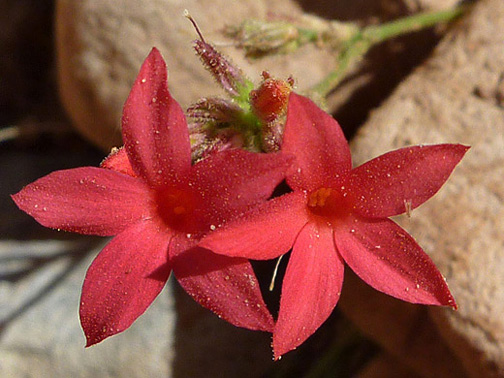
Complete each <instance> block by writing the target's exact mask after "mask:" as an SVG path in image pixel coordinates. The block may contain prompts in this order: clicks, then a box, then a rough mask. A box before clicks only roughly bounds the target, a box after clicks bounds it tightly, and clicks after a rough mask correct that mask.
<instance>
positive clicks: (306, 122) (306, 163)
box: [282, 93, 352, 190]
mask: <svg viewBox="0 0 504 378" xmlns="http://www.w3.org/2000/svg"><path fill="white" fill-rule="evenodd" d="M282 151H283V152H284V153H290V154H294V155H295V156H296V158H297V161H296V162H295V163H294V164H293V166H292V167H291V172H290V173H289V175H288V176H287V183H288V184H289V185H290V186H291V188H292V189H294V190H296V189H302V190H303V189H304V190H313V189H317V188H320V187H324V186H325V187H331V186H333V185H334V184H335V183H338V182H339V176H342V175H344V174H346V173H347V172H348V171H349V170H350V169H351V168H352V161H351V157H350V149H349V147H348V143H347V141H346V139H345V136H344V135H343V131H342V130H341V127H340V126H339V125H338V122H336V121H335V120H334V118H332V117H331V116H330V115H329V114H327V113H326V112H324V111H323V110H322V109H320V108H319V107H318V106H317V105H315V104H314V103H313V102H312V101H311V100H309V99H307V98H305V97H302V96H299V95H297V94H295V93H291V95H290V97H289V106H288V109H287V120H286V123H285V131H284V136H283V141H282Z"/></svg>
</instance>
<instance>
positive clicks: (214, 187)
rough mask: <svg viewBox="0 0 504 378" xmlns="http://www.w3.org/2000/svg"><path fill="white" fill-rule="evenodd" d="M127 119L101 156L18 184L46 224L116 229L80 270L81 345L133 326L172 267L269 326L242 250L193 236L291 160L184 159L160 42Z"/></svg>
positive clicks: (225, 312)
mask: <svg viewBox="0 0 504 378" xmlns="http://www.w3.org/2000/svg"><path fill="white" fill-rule="evenodd" d="M122 126H123V139H124V143H125V148H124V149H122V150H120V151H119V152H118V153H116V154H113V155H111V156H110V157H109V158H108V159H107V160H105V162H104V163H103V164H102V167H101V168H94V167H84V168H77V169H70V170H64V171H57V172H54V173H52V174H50V175H48V176H45V177H43V178H41V179H39V180H37V181H35V182H34V183H32V184H30V185H28V186H27V187H25V188H24V189H23V190H21V192H19V193H18V194H16V195H14V196H13V199H14V201H15V202H16V204H17V205H18V206H19V208H20V209H22V210H24V211H25V212H27V213H28V214H30V215H31V216H33V217H34V218H35V219H36V220H37V221H38V222H40V223H41V224H42V225H44V226H47V227H52V228H58V229H62V230H66V231H74V232H79V233H82V234H95V235H102V236H108V235H116V236H115V237H114V238H113V239H112V241H111V242H110V243H109V244H108V245H107V246H106V247H105V248H104V249H103V250H102V251H101V252H100V253H99V255H98V256H97V257H96V259H95V260H94V261H93V263H92V264H91V266H90V268H89V270H88V272H87V275H86V278H85V280H84V285H83V288H82V298H81V306H80V318H81V324H82V327H83V329H84V332H85V334H86V338H87V346H89V345H92V344H95V343H97V342H99V341H101V340H103V339H105V338H106V337H109V336H111V335H114V334H116V333H118V332H121V331H123V330H125V329H126V328H128V327H129V326H130V325H131V324H132V323H133V322H134V321H135V320H136V319H137V318H138V317H139V316H140V315H141V314H142V313H143V312H144V311H145V310H146V309H147V307H148V306H149V305H150V304H151V303H152V301H153V300H154V299H155V297H156V296H157V295H158V294H159V292H160V291H161V289H162V288H163V287H164V285H165V283H166V281H167V279H168V277H169V275H170V272H171V271H172V270H173V271H174V274H175V276H176V278H177V279H178V281H179V283H180V284H181V285H182V287H183V288H184V289H185V290H186V291H187V292H188V293H189V294H190V295H191V296H192V297H193V298H194V299H195V300H196V301H198V302H199V303H200V304H201V305H203V306H205V307H207V308H209V309H210V310H212V311H213V312H215V313H216V314H218V315H219V316H221V317H222V318H224V319H225V320H227V321H229V322H230V323H232V324H234V325H237V326H240V327H246V328H249V329H254V330H265V331H272V329H273V319H272V317H271V315H270V313H269V312H268V310H267V308H266V306H265V304H264V302H263V299H262V296H261V293H260V290H259V285H258V283H257V281H256V278H255V275H254V272H253V270H252V267H251V266H250V264H249V262H248V261H247V260H246V259H243V258H234V257H226V256H221V255H217V254H214V253H212V252H210V251H208V250H205V249H203V248H201V247H197V246H196V244H197V242H198V241H199V240H200V239H201V237H202V236H203V235H205V234H206V233H208V232H210V231H211V230H213V229H214V228H215V227H217V226H219V225H220V224H222V223H224V222H226V221H228V220H229V219H231V218H233V217H235V216H237V215H238V214H240V213H242V212H244V211H246V210H248V209H249V208H250V207H251V206H253V205H256V204H257V203H259V202H262V201H265V200H266V199H267V198H268V197H269V196H270V195H271V192H272V191H273V189H274V188H275V186H276V185H277V184H278V182H279V181H281V180H282V179H283V177H284V173H285V170H286V169H287V167H288V164H289V161H287V159H286V158H284V157H283V156H282V155H280V154H268V155H266V154H253V153H250V152H246V151H241V150H235V151H226V152H223V153H217V154H214V155H212V156H210V157H208V158H207V159H205V160H203V161H202V162H200V163H198V164H195V165H191V149H190V143H189V134H188V129H187V123H186V120H185V117H184V113H183V111H182V109H181V108H180V106H179V105H178V104H177V103H176V102H175V100H173V98H172V97H171V96H170V93H169V91H168V86H167V72H166V64H165V62H164V61H163V58H162V57H161V54H160V53H159V51H157V50H156V49H153V50H152V52H151V54H150V55H149V56H148V58H147V59H146V61H145V63H144V64H143V66H142V68H141V71H140V73H139V76H138V78H137V79H136V81H135V84H134V86H133V89H132V91H131V93H130V95H129V97H128V100H127V101H126V104H125V106H124V113H123V124H122Z"/></svg>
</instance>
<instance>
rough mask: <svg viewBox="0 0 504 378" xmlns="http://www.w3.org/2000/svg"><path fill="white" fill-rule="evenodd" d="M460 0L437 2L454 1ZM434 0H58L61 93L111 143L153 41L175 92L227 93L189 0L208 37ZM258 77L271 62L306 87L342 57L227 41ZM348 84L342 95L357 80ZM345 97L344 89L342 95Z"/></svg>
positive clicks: (79, 123)
mask: <svg viewBox="0 0 504 378" xmlns="http://www.w3.org/2000/svg"><path fill="white" fill-rule="evenodd" d="M453 2H454V1H453V0H443V1H438V2H437V6H436V7H437V8H439V7H440V6H441V5H442V4H445V5H448V4H452V3H453ZM429 6H430V3H429V0H421V1H414V2H411V1H409V2H408V1H405V2H404V1H399V0H389V1H383V0H372V1H370V0H366V1H364V2H363V1H357V2H356V1H353V0H352V1H343V2H342V1H338V2H334V3H329V2H326V1H322V0H317V1H310V2H308V1H302V0H299V1H294V0H279V1H267V0H254V1H252V0H246V1H233V0H214V1H213V2H212V3H211V5H209V3H206V2H202V1H196V0H190V1H185V2H179V1H174V0H147V1H142V2H138V1H134V0H119V1H117V0H116V1H114V0H100V1H95V0H92V1H90V0H85V1H71V0H58V1H57V7H56V11H57V12H56V39H57V67H58V76H59V87H60V94H61V99H62V102H63V105H64V107H65V108H66V110H67V112H68V114H69V115H70V118H71V119H72V121H73V123H74V126H75V127H76V128H77V129H78V130H79V131H80V132H81V133H82V134H83V135H84V136H86V137H87V138H88V139H90V140H91V141H93V142H94V143H95V144H97V145H99V146H101V147H103V148H106V149H108V148H109V147H110V146H112V145H117V144H119V143H120V140H119V139H120V132H119V128H120V118H121V109H122V105H123V103H124V101H125V99H126V97H127V95H128V93H129V90H130V87H131V84H132V83H133V80H134V78H135V76H136V74H137V72H138V69H139V67H140V65H141V63H142V61H143V60H144V59H145V57H146V56H147V54H148V52H149V51H150V49H151V48H152V47H153V46H156V47H158V48H159V49H160V50H161V52H162V53H163V55H164V57H165V59H166V60H167V63H168V69H169V73H170V78H169V80H170V87H171V90H172V92H173V95H174V97H175V98H176V99H177V100H178V101H179V102H180V103H181V104H182V106H183V107H187V106H188V105H189V104H190V103H192V102H195V101H196V100H197V99H198V98H200V97H202V96H207V95H215V94H222V91H219V88H218V87H217V86H216V85H215V83H214V82H213V80H212V78H211V77H210V75H209V74H208V73H207V72H205V71H204V69H203V68H202V66H201V64H200V62H199V59H198V58H197V57H195V54H194V52H193V50H192V47H191V41H192V40H194V39H195V38H196V33H195V31H194V29H193V27H192V26H191V24H190V23H189V22H188V21H187V20H186V19H185V18H184V17H183V16H182V13H183V10H184V9H185V8H187V9H188V10H189V11H190V12H191V14H192V15H193V16H194V17H195V18H196V20H197V21H198V23H199V25H200V27H201V29H202V31H203V33H204V34H205V36H206V37H207V39H208V40H210V41H213V42H216V43H217V42H220V41H222V42H226V43H229V41H226V40H224V38H223V37H222V35H221V33H220V30H221V29H222V28H223V26H224V25H226V24H238V23H240V22H241V21H242V20H243V19H245V18H259V19H267V17H268V16H271V15H273V16H274V17H277V18H278V17H280V18H281V17H287V18H290V19H295V18H296V17H298V16H300V15H301V14H302V13H303V11H305V12H315V13H316V14H318V15H319V16H322V17H328V18H330V17H333V18H336V17H337V18H340V19H346V20H353V21H363V22H369V21H370V20H372V19H374V20H376V19H380V18H381V19H390V18H394V17H399V16H401V15H405V14H406V13H408V11H412V10H415V11H417V10H419V9H422V8H429ZM220 49H221V50H222V51H223V52H224V53H226V54H227V55H229V56H230V57H231V58H232V59H233V60H234V61H235V63H237V64H238V65H239V66H240V67H242V69H243V70H244V71H245V73H246V74H247V75H248V76H249V77H250V78H251V79H253V80H255V81H259V75H260V73H261V72H262V71H263V70H264V69H268V70H269V71H270V72H272V73H273V74H274V75H277V76H278V77H287V76H289V75H293V77H294V78H296V80H297V85H298V88H299V89H300V90H303V89H306V88H309V87H310V86H312V85H313V84H315V83H317V82H318V81H319V80H320V79H321V78H322V77H323V76H324V75H325V74H327V73H328V72H329V71H330V70H331V69H332V68H333V67H332V64H331V62H333V61H334V58H333V57H331V55H330V54H329V53H327V52H326V51H323V50H321V49H318V48H316V47H314V46H305V47H303V48H301V49H300V50H298V51H296V52H295V53H293V54H290V55H288V56H277V57H268V58H266V59H261V60H259V61H254V62H250V61H247V60H246V59H244V58H243V52H242V51H240V50H237V49H235V48H232V47H229V46H228V47H225V46H222V48H220ZM365 82H366V80H364V82H362V80H361V81H358V82H356V83H355V85H353V86H350V87H349V89H347V91H346V92H348V93H346V92H345V93H346V94H345V95H343V99H339V100H338V101H337V102H338V103H341V102H342V101H344V99H346V98H348V97H349V96H350V95H351V92H352V91H353V90H355V89H356V88H360V87H362V85H363V84H364V83H365ZM340 97H341V96H340Z"/></svg>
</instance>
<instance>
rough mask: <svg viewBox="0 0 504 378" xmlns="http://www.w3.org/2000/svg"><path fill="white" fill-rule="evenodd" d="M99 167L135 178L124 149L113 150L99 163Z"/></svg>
mask: <svg viewBox="0 0 504 378" xmlns="http://www.w3.org/2000/svg"><path fill="white" fill-rule="evenodd" d="M100 167H101V168H105V169H112V170H113V171H116V172H119V173H123V174H125V175H128V176H132V177H136V174H135V171H133V167H132V166H131V163H130V161H129V159H128V155H127V154H126V150H125V149H124V147H121V148H118V149H113V150H112V152H111V153H110V155H109V156H107V157H106V158H105V159H104V160H103V161H102V162H101V164H100Z"/></svg>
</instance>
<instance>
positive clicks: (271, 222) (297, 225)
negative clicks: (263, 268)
mask: <svg viewBox="0 0 504 378" xmlns="http://www.w3.org/2000/svg"><path fill="white" fill-rule="evenodd" d="M307 222H308V218H307V214H306V201H305V195H304V193H302V192H293V193H289V194H285V195H283V196H281V197H277V198H274V199H272V200H271V201H268V202H266V203H265V204H262V205H259V206H257V207H256V208H254V209H253V210H251V211H250V212H248V213H246V214H245V215H244V216H243V217H240V218H238V219H236V220H235V221H233V222H231V223H229V224H226V225H225V226H224V227H222V228H219V229H217V230H216V231H214V232H211V233H210V234H209V235H207V236H206V237H205V238H203V239H202V241H201V242H200V244H199V246H201V247H204V248H207V249H209V250H211V251H213V252H215V253H219V254H222V255H227V256H239V257H246V258H249V259H255V260H269V259H273V258H275V257H278V256H280V255H282V254H284V253H287V252H288V251H289V249H290V248H292V245H293V244H294V240H295V239H296V237H297V235H298V233H299V231H300V230H301V229H302V228H303V226H304V225H305V224H306V223H307Z"/></svg>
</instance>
